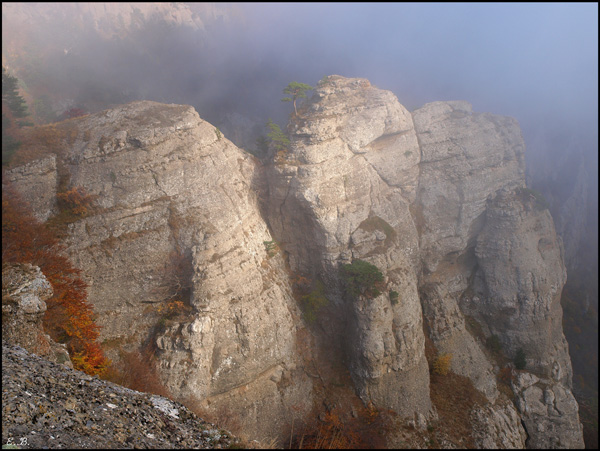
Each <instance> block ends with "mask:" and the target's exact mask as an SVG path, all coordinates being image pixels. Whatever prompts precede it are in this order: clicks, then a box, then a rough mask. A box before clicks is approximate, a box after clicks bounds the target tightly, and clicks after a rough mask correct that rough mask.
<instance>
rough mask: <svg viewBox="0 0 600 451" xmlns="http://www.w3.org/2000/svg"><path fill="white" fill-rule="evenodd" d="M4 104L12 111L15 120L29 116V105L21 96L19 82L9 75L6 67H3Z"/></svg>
mask: <svg viewBox="0 0 600 451" xmlns="http://www.w3.org/2000/svg"><path fill="white" fill-rule="evenodd" d="M2 104H3V105H6V106H7V107H8V108H9V109H10V111H11V113H12V115H13V117H15V118H23V117H27V116H29V113H28V112H27V103H25V99H24V98H23V97H22V96H20V95H19V80H17V78H16V77H13V76H11V75H9V73H8V71H7V70H6V68H5V67H2Z"/></svg>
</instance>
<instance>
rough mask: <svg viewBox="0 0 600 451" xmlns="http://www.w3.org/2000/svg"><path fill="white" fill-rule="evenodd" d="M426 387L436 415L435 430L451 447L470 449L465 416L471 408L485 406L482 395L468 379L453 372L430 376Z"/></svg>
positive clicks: (471, 439)
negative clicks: (439, 431)
mask: <svg viewBox="0 0 600 451" xmlns="http://www.w3.org/2000/svg"><path fill="white" fill-rule="evenodd" d="M430 387H431V401H432V403H433V404H434V405H435V407H436V409H437V411H438V415H439V420H438V421H437V427H438V428H440V430H441V431H442V432H443V433H444V435H445V436H447V438H448V440H450V441H452V442H453V443H454V444H455V445H457V446H459V447H461V448H474V446H475V445H474V442H473V437H472V435H471V433H472V430H471V423H470V419H469V414H470V412H471V410H472V409H473V407H474V406H475V405H480V406H484V405H486V404H487V399H486V398H485V396H484V395H483V394H482V393H481V392H480V391H478V390H477V389H476V388H475V387H474V386H473V383H472V382H471V380H470V379H469V378H467V377H464V376H459V375H457V374H454V373H448V374H447V375H446V376H440V375H437V374H433V375H432V376H431V386H430Z"/></svg>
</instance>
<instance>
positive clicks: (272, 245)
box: [263, 240, 279, 257]
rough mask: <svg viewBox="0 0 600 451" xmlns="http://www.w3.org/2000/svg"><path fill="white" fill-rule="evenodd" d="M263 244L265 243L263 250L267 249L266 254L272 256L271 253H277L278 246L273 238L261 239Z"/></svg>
mask: <svg viewBox="0 0 600 451" xmlns="http://www.w3.org/2000/svg"><path fill="white" fill-rule="evenodd" d="M263 244H264V245H265V250H266V251H267V255H268V256H269V257H272V256H273V255H275V254H277V251H278V250H279V246H278V245H277V243H276V242H275V241H274V240H271V241H263Z"/></svg>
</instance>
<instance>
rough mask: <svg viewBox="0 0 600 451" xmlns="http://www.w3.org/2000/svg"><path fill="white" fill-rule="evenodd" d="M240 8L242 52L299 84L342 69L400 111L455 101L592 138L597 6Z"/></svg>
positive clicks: (595, 100) (595, 114) (319, 5)
mask: <svg viewBox="0 0 600 451" xmlns="http://www.w3.org/2000/svg"><path fill="white" fill-rule="evenodd" d="M243 8H244V9H245V10H246V14H247V17H248V32H249V34H247V35H246V36H245V38H246V40H245V41H244V42H245V44H243V45H245V46H247V49H248V50H249V51H250V52H252V51H256V52H259V53H261V54H262V55H263V57H264V58H268V57H271V58H275V55H277V60H278V61H280V63H281V64H282V65H286V66H288V67H290V68H294V69H295V70H297V71H298V72H299V73H302V74H306V76H307V77H312V78H311V79H310V80H304V81H306V82H308V83H315V82H316V81H317V80H318V79H320V78H321V77H322V76H323V75H329V74H331V73H338V72H340V71H342V70H343V71H344V73H340V75H345V76H357V77H365V78H368V79H369V80H370V81H371V82H372V83H373V84H375V85H377V86H378V87H381V88H384V89H390V90H392V91H394V93H395V94H396V95H397V96H398V98H399V100H400V101H401V102H402V103H404V104H405V105H406V106H407V107H409V108H411V107H415V106H420V105H422V104H423V103H426V102H430V101H435V100H455V99H461V100H463V99H464V100H468V101H470V102H471V103H472V104H473V106H474V108H475V110H476V111H489V112H493V113H497V114H505V115H511V116H515V117H517V118H520V119H522V120H534V118H535V117H538V118H545V117H547V118H548V119H552V120H560V121H561V122H563V124H564V125H568V126H569V127H572V126H574V127H577V128H585V127H595V128H596V129H597V121H598V4H597V3H579V4H578V3H546V4H541V3H532V4H523V3H507V4H489V3H482V4H472V3H468V4H466V3H465V4H448V3H440V4H432V3H414V4H411V3H312V4H290V3H285V4H244V5H243ZM540 114H541V115H542V116H541V117H540Z"/></svg>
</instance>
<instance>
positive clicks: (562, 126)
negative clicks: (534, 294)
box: [2, 3, 598, 387]
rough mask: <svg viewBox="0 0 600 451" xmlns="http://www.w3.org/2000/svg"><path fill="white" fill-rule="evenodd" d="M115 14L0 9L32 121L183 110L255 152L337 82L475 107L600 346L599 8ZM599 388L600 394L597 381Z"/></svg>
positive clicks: (278, 7)
mask: <svg viewBox="0 0 600 451" xmlns="http://www.w3.org/2000/svg"><path fill="white" fill-rule="evenodd" d="M122 5H123V4H122V3H120V4H116V3H111V4H91V3H87V4H75V3H63V4H57V3H54V4H53V3H37V4H34V3H29V4H26V3H25V4H24V3H19V4H18V5H17V4H11V3H3V4H2V38H3V39H2V60H3V65H6V66H7V67H8V69H9V71H10V72H11V73H12V74H13V75H15V76H17V77H18V78H19V80H20V81H21V83H22V86H23V88H24V91H25V92H26V93H27V100H28V102H29V104H30V107H31V108H32V109H33V110H34V111H35V112H36V118H37V119H40V118H42V119H43V120H42V122H43V121H46V122H48V121H51V120H56V119H57V118H58V114H59V113H60V112H61V111H64V110H66V109H68V108H70V107H79V108H81V109H83V110H85V111H87V112H96V111H99V110H101V109H105V108H108V107H110V106H114V105H117V104H122V103H126V102H129V101H132V100H139V99H146V100H155V101H160V102H166V103H181V104H189V105H192V106H194V107H195V108H196V110H197V111H198V112H199V114H200V116H201V117H202V118H203V119H205V120H207V121H209V122H211V123H213V124H214V125H215V126H218V127H220V128H221V130H223V133H224V135H225V136H226V137H228V138H230V139H232V140H233V141H234V142H235V143H236V144H238V145H240V146H243V147H244V148H245V149H246V150H250V151H252V150H253V149H252V147H253V146H254V142H255V139H256V137H257V136H258V135H260V134H261V133H262V134H266V130H265V128H264V125H265V124H266V122H267V120H268V119H269V118H272V119H274V121H275V122H277V123H278V124H279V125H281V126H282V127H283V126H285V124H286V122H287V119H288V115H289V114H290V113H291V111H292V110H293V107H292V106H291V105H290V104H289V103H284V102H281V98H282V97H284V95H283V93H282V90H283V88H284V87H285V86H286V85H287V84H288V83H289V82H291V81H298V82H302V83H307V84H310V85H313V86H314V85H316V84H317V83H318V81H319V80H320V79H321V78H323V76H326V75H332V74H337V75H342V76H346V77H362V78H366V79H368V80H369V81H370V82H371V84H373V85H375V86H376V87H378V88H381V89H386V90H390V91H392V92H393V93H394V94H395V95H396V96H397V97H398V99H399V101H400V103H402V104H403V105H404V106H405V107H407V108H408V109H409V110H411V111H412V110H414V109H416V108H419V107H421V106H422V105H424V104H426V103H428V102H433V101H437V100H467V101H469V102H470V103H471V104H472V105H473V109H474V111H476V112H489V113H494V114H499V115H507V116H512V117H514V118H516V119H517V120H518V121H519V123H520V125H521V129H522V133H523V137H524V140H525V143H526V146H527V152H526V162H527V171H528V175H527V180H528V184H529V185H530V186H532V187H534V188H536V189H539V190H540V191H542V192H543V194H544V195H545V196H546V197H547V198H548V200H549V201H550V204H551V205H552V208H551V212H552V215H553V217H554V220H555V222H556V225H557V230H558V232H559V233H560V234H561V235H562V236H563V240H564V244H565V260H566V263H567V267H568V270H569V275H568V278H569V283H572V282H573V281H575V282H578V283H579V284H580V285H582V286H585V290H584V291H585V296H587V297H586V300H585V302H584V301H581V302H582V305H583V304H585V306H584V307H582V308H583V310H582V311H581V312H580V313H581V315H583V316H585V317H588V318H589V317H591V318H592V319H593V321H595V326H594V327H595V336H594V335H593V334H592V335H590V337H592V338H589V339H588V338H587V337H586V341H587V342H589V343H596V342H597V304H598V279H597V271H598V4H597V3H528V4H524V3H480V4H472V3H468V4H467V3H461V4H448V3H436V4H432V3H276V4H274V3H262V4H261V3H254V4H253V3H235V4H216V5H215V4H198V3H178V4H158V5H159V6H160V5H163V6H164V7H165V8H172V10H173V17H175V16H176V15H177V14H184V13H186V11H188V10H189V11H191V12H192V13H190V14H189V17H188V19H189V20H188V21H187V22H186V25H183V26H181V25H178V26H176V25H174V24H173V23H167V22H165V20H164V18H165V15H164V14H163V15H162V16H161V14H159V13H157V12H156V8H158V7H157V6H156V5H157V4H143V3H136V4H135V5H134V4H131V5H130V6H125V7H123V6H122ZM163 6H160V7H163ZM138 7H139V8H140V10H135V9H133V13H132V12H131V11H132V9H131V8H138ZM119 8H125V9H119ZM126 8H130V9H129V10H127V9H126ZM152 8H154V9H155V10H152ZM142 10H143V12H144V14H145V15H144V14H142ZM106 11H108V12H111V11H112V14H113V16H112V19H110V20H109V19H107V18H106V17H104V16H102V14H104V13H106ZM148 11H150V12H148ZM152 11H154V13H153V12H152ZM189 11H188V12H189ZM146 13H147V14H146ZM153 14H154V15H153ZM125 15H131V16H132V17H133V16H136V19H135V20H132V21H131V24H129V19H128V18H127V17H124V16H125ZM167 16H171V13H170V12H169V13H168V14H167ZM198 18H200V19H201V22H202V23H201V25H200V26H199V25H198V23H200V21H199V20H198ZM111 20H112V22H111ZM194 21H196V22H194ZM194 23H195V24H194ZM55 113H56V114H55ZM578 277H579V280H578ZM578 293H579V292H578ZM585 296H583V297H585ZM583 297H581V298H583ZM578 299H579V298H578ZM578 302H579V300H578ZM590 304H591V305H592V306H594V305H595V312H594V310H593V309H592V310H589V311H588V310H586V309H588V308H589V305H590ZM590 312H591V313H590ZM594 337H595V338H594ZM569 340H571V338H570V337H569ZM596 346H597V345H596ZM594 349H595V351H593V352H595V355H596V359H597V347H596V348H594ZM582 355H583V354H582ZM582 358H583V357H582ZM588 360H589V359H588V358H587V357H585V359H583V360H582V361H581V363H580V364H578V363H577V362H575V366H576V367H577V366H578V365H579V368H587V367H589V365H588ZM596 362H597V360H596ZM576 369H577V368H576ZM595 371H597V365H596V367H595ZM590 380H595V381H596V382H595V384H596V387H597V373H596V374H595V376H594V375H593V376H592V377H591V378H590Z"/></svg>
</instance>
